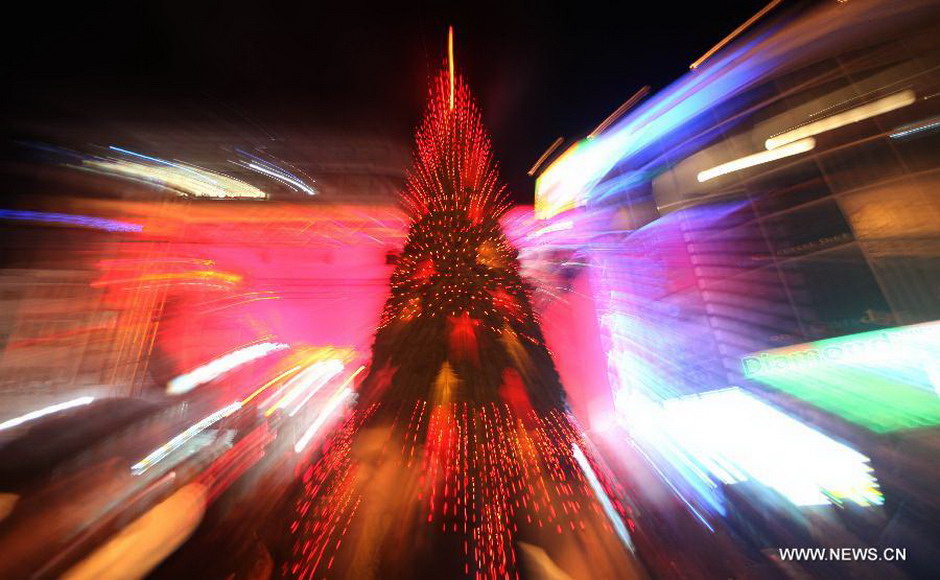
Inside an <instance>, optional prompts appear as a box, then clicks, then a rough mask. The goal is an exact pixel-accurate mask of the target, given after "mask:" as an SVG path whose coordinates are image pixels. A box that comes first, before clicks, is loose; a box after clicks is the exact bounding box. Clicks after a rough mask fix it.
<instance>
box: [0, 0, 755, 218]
mask: <svg viewBox="0 0 940 580" xmlns="http://www.w3.org/2000/svg"><path fill="white" fill-rule="evenodd" d="M764 3H765V2H763V1H761V0H722V2H717V3H716V2H701V3H688V4H687V3H675V2H662V1H654V2H648V3H646V4H639V3H632V2H629V1H621V2H614V3H607V4H605V3H595V2H587V1H576V2H566V3H557V4H556V3H548V2H511V1H504V2H427V1H410V2H386V3H376V5H375V7H369V6H367V5H365V4H363V3H359V2H355V1H352V2H332V3H329V4H326V3H318V2H294V3H273V2H252V3H247V2H231V1H226V2H221V1H217V0H216V1H211V2H184V1H172V2H141V3H132V2H125V3H110V2H106V3H100V4H95V3H82V4H79V3H73V4H71V5H70V4H65V5H57V6H55V7H53V6H52V5H50V4H48V3H41V2H31V3H30V2H27V3H21V4H20V6H23V7H24V8H25V10H26V12H27V13H26V14H25V15H24V16H18V17H17V18H8V19H6V22H5V25H4V27H5V30H4V33H3V39H2V42H3V45H4V47H3V48H4V53H5V55H7V56H6V57H5V59H4V60H5V63H4V65H3V66H4V68H5V69H6V71H5V74H4V76H5V77H6V78H7V79H8V81H10V82H8V83H7V84H8V89H7V93H6V103H7V104H6V106H5V107H4V119H5V121H8V122H9V121H11V120H14V119H15V118H17V117H20V116H23V115H30V116H33V117H36V118H39V119H43V120H44V122H45V123H47V124H48V125H50V126H51V127H54V125H55V123H56V122H57V120H58V119H62V118H63V117H64V116H70V118H73V117H75V116H76V115H79V116H80V115H81V113H80V111H81V107H82V105H81V103H84V102H87V101H89V100H94V101H96V102H97V108H96V111H97V112H96V113H95V114H94V115H88V116H87V118H86V119H85V122H87V123H103V122H107V118H106V117H107V115H104V117H105V118H102V114H101V112H100V111H101V110H102V108H103V109H105V110H107V109H108V108H113V109H114V110H121V111H125V112H126V111H127V110H132V111H133V110H134V109H135V107H137V108H139V109H140V111H141V112H140V116H141V117H143V118H145V119H146V117H147V114H148V113H147V111H148V109H150V108H153V107H160V108H162V109H172V108H173V107H174V106H175V103H176V102H178V101H179V100H181V99H185V100H188V101H191V100H192V99H193V98H194V97H196V98H198V99H199V102H200V103H203V104H202V105H201V106H203V107H205V108H206V115H207V117H210V116H211V117H212V118H218V117H219V116H220V115H221V116H223V117H226V116H227V121H228V122H229V123H235V124H238V123H244V124H248V125H253V126H264V125H266V124H274V125H278V126H289V125H291V124H298V125H303V126H306V127H318V128H323V130H329V131H332V132H333V133H334V134H336V133H338V134H342V133H343V132H344V131H348V132H358V133H361V132H368V133H374V134H378V135H381V136H382V137H383V138H389V139H393V140H395V141H402V140H404V141H408V140H410V136H411V133H412V131H413V129H414V127H415V126H416V124H417V123H418V121H419V119H420V115H421V112H422V109H423V107H424V99H425V94H426V87H427V78H428V74H429V72H430V71H431V70H433V69H434V68H436V67H437V66H438V65H439V64H440V63H441V62H443V57H444V46H445V40H446V27H447V25H448V24H453V25H454V26H455V28H456V34H457V40H456V47H457V63H458V68H459V69H461V70H462V71H463V72H464V74H465V75H466V76H467V77H468V80H469V82H470V85H471V87H472V88H473V90H474V91H475V93H476V95H477V97H478V99H479V100H480V104H481V106H482V108H483V113H484V116H485V121H486V123H487V126H488V127H489V129H490V131H491V133H492V136H493V141H494V145H495V149H496V154H497V158H498V159H499V161H500V163H501V165H502V168H503V175H504V178H505V179H506V180H507V181H508V182H509V183H510V186H511V189H512V191H513V194H514V197H515V198H516V199H518V200H520V201H526V200H531V195H532V188H533V183H532V180H531V178H528V177H527V176H526V175H525V173H526V171H527V170H528V168H529V167H530V166H531V165H532V164H533V162H534V161H535V160H536V159H537V158H538V157H539V155H541V153H542V152H543V151H544V150H545V149H546V147H547V146H548V145H550V144H551V143H552V141H554V139H555V138H556V137H559V136H564V137H566V139H570V138H572V137H579V136H583V135H584V134H585V133H586V132H587V131H589V130H591V129H592V128H593V127H594V126H596V125H597V124H598V123H600V122H601V121H602V120H603V119H604V118H605V117H606V116H607V115H608V114H610V113H611V112H612V111H613V110H614V109H616V108H617V107H618V106H619V105H620V104H621V103H622V102H623V101H624V100H626V99H627V98H628V97H629V96H630V95H631V94H632V93H633V92H634V91H636V90H637V89H639V88H640V87H641V86H643V85H647V84H648V85H651V86H652V87H653V88H654V90H655V89H659V88H662V87H663V86H665V85H667V84H668V83H669V82H671V81H672V80H674V79H676V78H677V77H679V76H680V75H682V74H684V73H685V72H686V71H687V70H688V65H689V63H691V62H692V61H693V60H695V59H696V58H698V57H699V56H700V55H701V54H702V53H704V52H705V51H706V50H708V49H709V48H710V47H711V46H713V45H714V44H715V43H717V42H718V41H719V40H721V38H723V37H724V36H725V35H726V34H728V33H729V32H730V31H731V30H733V29H734V28H735V27H736V26H737V25H739V24H740V23H741V22H743V21H744V20H746V19H747V18H748V17H750V16H751V15H752V14H754V13H755V12H757V11H758V10H759V9H760V8H761V7H762V6H763V4H764ZM716 5H718V6H717V7H716ZM102 103H104V104H102ZM210 109H211V111H210ZM76 111H78V112H76ZM115 122H117V121H115ZM193 161H198V160H193Z"/></svg>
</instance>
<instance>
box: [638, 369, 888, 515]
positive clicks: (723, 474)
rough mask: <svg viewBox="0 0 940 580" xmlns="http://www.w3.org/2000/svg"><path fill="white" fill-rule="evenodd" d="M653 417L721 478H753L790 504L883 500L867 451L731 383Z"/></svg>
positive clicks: (672, 403)
mask: <svg viewBox="0 0 940 580" xmlns="http://www.w3.org/2000/svg"><path fill="white" fill-rule="evenodd" d="M654 421H655V423H656V426H655V428H656V429H657V430H659V431H660V432H662V433H663V434H667V435H668V436H670V437H671V438H672V439H673V440H674V441H675V442H676V443H677V444H678V445H679V447H680V448H681V449H683V450H684V451H685V453H687V454H688V456H689V457H690V458H694V460H695V461H696V463H697V464H698V466H699V468H700V469H702V470H703V471H705V472H708V473H710V474H711V475H712V476H713V477H715V478H716V479H718V480H720V481H723V482H725V483H728V484H732V483H737V482H741V481H747V480H757V481H760V482H761V483H763V484H764V485H766V486H767V487H770V488H773V489H775V490H777V491H778V492H779V493H780V494H782V495H783V496H784V497H786V498H787V499H789V500H790V501H791V502H793V503H794V504H795V505H798V506H807V505H825V504H828V503H830V502H831V501H833V500H832V499H831V498H836V501H842V500H849V501H854V502H856V503H858V504H859V505H863V506H864V505H873V504H874V505H878V504H881V503H883V501H884V499H883V497H882V495H881V492H879V491H878V484H877V482H876V481H875V477H874V475H873V472H872V468H871V466H870V465H869V459H868V457H866V456H864V455H862V454H861V453H859V452H858V451H856V450H854V449H852V448H851V447H849V446H847V445H844V444H842V443H839V442H838V441H835V440H834V439H831V438H829V437H827V436H826V435H824V434H822V433H820V432H818V431H816V430H815V429H813V428H811V427H809V426H807V425H805V424H803V423H801V422H800V421H797V420H796V419H793V418H792V417H789V416H788V415H786V414H785V413H783V412H781V411H778V410H777V409H775V408H773V407H771V406H770V405H768V404H766V403H764V402H762V401H760V400H759V399H757V398H755V397H754V396H752V395H750V394H749V393H747V392H745V391H742V390H741V389H739V388H736V387H733V388H729V389H722V390H720V391H712V392H708V393H704V394H701V395H691V396H687V397H681V398H678V399H671V400H667V401H665V402H664V403H663V405H662V413H661V414H660V416H659V417H658V418H654ZM703 475H704V474H703Z"/></svg>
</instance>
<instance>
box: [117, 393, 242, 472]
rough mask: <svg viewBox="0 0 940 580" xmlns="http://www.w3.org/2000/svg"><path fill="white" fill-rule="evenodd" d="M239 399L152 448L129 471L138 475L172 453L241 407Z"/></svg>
mask: <svg viewBox="0 0 940 580" xmlns="http://www.w3.org/2000/svg"><path fill="white" fill-rule="evenodd" d="M241 406H242V404H241V401H236V402H234V403H232V404H231V405H229V406H227V407H225V408H223V409H220V410H218V411H216V412H215V413H212V414H211V415H209V416H208V417H206V418H204V419H202V420H201V421H199V422H198V423H196V424H194V425H191V426H190V427H188V428H187V429H186V430H185V431H183V432H182V433H180V434H179V435H177V436H176V437H174V438H172V439H170V440H169V441H167V442H166V443H164V444H163V445H161V446H160V447H157V448H156V449H154V450H153V451H152V452H151V453H150V455H148V456H147V457H144V458H143V459H141V460H140V461H138V462H137V463H135V464H134V465H132V466H131V473H133V474H134V475H140V474H142V473H144V472H145V471H147V470H148V469H150V468H151V467H153V466H154V464H156V463H158V462H160V461H161V460H163V459H164V458H166V456H168V455H169V454H171V453H173V452H174V451H176V450H177V449H179V448H180V447H182V446H183V445H184V444H185V443H186V442H187V441H189V440H190V439H192V438H193V437H195V436H196V435H198V434H200V433H202V432H203V431H205V430H206V429H208V428H209V427H210V426H212V425H213V424H214V423H216V422H218V421H220V420H222V419H224V418H225V417H228V416H229V415H231V414H232V413H234V412H235V411H237V410H239V409H240V408H241Z"/></svg>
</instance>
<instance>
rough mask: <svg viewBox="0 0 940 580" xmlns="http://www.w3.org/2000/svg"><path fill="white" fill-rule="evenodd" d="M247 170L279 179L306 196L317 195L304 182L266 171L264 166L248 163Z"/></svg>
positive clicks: (269, 170)
mask: <svg viewBox="0 0 940 580" xmlns="http://www.w3.org/2000/svg"><path fill="white" fill-rule="evenodd" d="M248 168H249V169H253V170H254V171H257V172H259V173H264V174H265V175H269V176H271V177H274V178H275V179H280V180H282V181H285V182H287V183H289V184H291V185H293V186H295V187H298V188H300V189H301V190H303V192H304V193H306V194H308V195H316V194H317V190H315V189H313V188H312V187H310V186H309V185H307V184H306V183H304V182H302V181H300V180H298V179H294V178H293V177H290V176H288V175H285V174H283V173H280V172H278V171H273V170H271V169H268V168H267V167H264V166H262V165H258V164H257V163H254V162H251V163H248Z"/></svg>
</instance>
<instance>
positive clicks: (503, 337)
mask: <svg viewBox="0 0 940 580" xmlns="http://www.w3.org/2000/svg"><path fill="white" fill-rule="evenodd" d="M451 42H452V37H451ZM451 47H452V44H451ZM448 65H449V66H448V68H447V69H445V70H443V71H442V72H441V74H440V75H438V76H437V77H436V78H434V79H433V81H432V83H431V88H430V95H429V98H430V100H429V106H428V109H427V113H426V116H425V118H424V120H423V122H422V124H421V126H420V128H419V129H418V132H417V136H416V137H417V151H416V155H415V161H414V165H413V167H412V169H411V172H410V174H409V177H408V181H407V184H406V187H405V191H404V193H403V201H404V205H405V208H406V210H407V211H408V213H409V215H410V216H411V218H412V224H411V227H410V229H409V232H408V237H407V241H406V243H405V247H404V250H403V252H402V254H401V256H400V257H399V259H398V261H397V263H396V267H395V271H394V273H393V275H392V279H391V295H390V297H389V299H388V301H387V302H386V305H385V309H384V312H383V315H382V320H381V324H380V327H379V329H378V331H377V333H376V338H375V343H374V345H373V353H372V354H373V358H372V363H371V369H370V371H369V374H368V375H367V376H366V378H365V379H364V380H363V382H362V384H361V386H360V390H359V401H358V410H357V411H356V413H355V414H354V416H353V417H351V418H350V419H348V420H347V422H346V423H345V425H344V427H343V428H342V429H341V430H340V431H339V432H338V433H337V434H336V435H334V437H333V438H332V439H331V440H330V441H329V442H328V443H327V446H326V448H325V449H326V451H325V452H324V454H323V456H322V458H321V459H320V460H319V461H318V462H317V463H316V464H315V465H313V466H311V468H310V469H309V470H307V472H306V473H305V475H304V482H305V490H306V493H305V495H304V497H303V498H302V499H301V500H300V501H299V502H298V518H297V520H296V521H295V522H293V529H294V530H295V532H296V534H297V539H296V542H295V546H294V548H295V552H294V558H293V561H292V563H291V564H290V565H289V566H287V567H285V570H284V571H285V573H287V574H290V575H295V576H297V577H300V578H318V577H324V576H335V577H355V578H454V577H476V578H516V577H520V576H524V575H525V572H526V569H527V568H526V565H525V564H524V562H523V561H522V560H523V556H525V557H526V559H529V560H532V562H535V563H532V562H530V564H529V568H530V569H531V567H532V566H535V567H538V563H537V562H538V561H539V558H540V555H544V554H546V553H547V552H548V551H552V552H564V553H565V558H567V563H568V569H580V570H582V571H583V570H585V569H586V567H589V568H590V569H591V570H592V571H593V572H595V573H599V574H600V576H604V575H605V574H607V577H611V576H610V574H617V573H618V572H617V571H618V570H619V571H623V570H625V568H624V566H626V567H627V568H629V567H630V563H629V561H627V563H626V564H624V561H625V560H624V558H625V557H626V556H625V554H626V552H625V550H624V545H623V541H624V539H625V537H626V535H625V532H622V533H620V534H619V536H618V534H617V533H615V528H618V527H619V528H622V525H623V524H622V522H621V521H620V517H621V515H622V514H623V508H622V506H621V505H620V504H619V503H618V502H617V501H616V500H613V501H611V500H610V499H609V496H610V495H612V494H611V493H610V490H609V489H602V487H603V486H602V484H601V483H600V479H603V478H600V479H599V478H598V475H597V474H596V471H595V469H596V466H595V464H594V463H593V462H592V461H590V460H589V459H588V457H589V455H590V452H589V451H588V445H587V443H586V442H585V441H584V439H583V437H582V435H581V433H580V431H579V429H577V428H576V424H575V422H574V420H573V419H572V417H571V416H570V415H569V413H568V411H567V407H566V405H565V397H564V391H563V389H562V386H561V383H560V381H559V378H558V374H557V372H556V370H555V367H554V365H553V363H552V361H551V357H550V355H549V352H548V350H547V348H546V347H545V344H544V341H543V338H542V334H541V332H540V330H539V325H538V321H537V319H536V317H535V315H534V313H533V311H532V308H531V306H530V298H529V291H528V289H527V287H526V285H525V284H524V283H523V281H522V279H521V277H520V275H519V263H518V259H517V252H516V250H515V249H514V248H513V247H512V246H511V245H510V244H509V242H508V241H507V240H506V238H505V236H504V235H503V233H502V230H501V228H500V224H499V218H500V216H501V215H503V213H504V212H505V211H506V209H507V207H508V203H507V197H506V194H505V190H504V188H503V186H502V185H501V184H500V181H499V178H498V175H497V168H496V164H495V162H494V161H493V154H492V151H491V146H490V141H489V137H488V136H487V134H486V131H485V130H484V128H483V125H482V121H481V117H480V113H479V110H478V109H477V107H476V105H475V103H474V102H473V99H472V98H471V96H470V93H469V90H468V89H467V86H466V84H465V83H464V81H463V80H462V78H461V77H460V76H458V75H457V74H455V71H454V68H453V57H452V50H451V58H449V60H448ZM598 486H601V487H598ZM605 508H606V509H607V513H605V512H604V509H605ZM617 511H619V512H620V513H616V512H617ZM553 557H555V556H554V555H553ZM578 559H581V560H582V561H581V562H580V563H575V561H576V560H578ZM586 559H589V560H592V561H590V562H589V563H588V562H587V560H586ZM627 560H629V558H627ZM337 570H338V571H337ZM576 576H577V575H576ZM600 576H598V577H600Z"/></svg>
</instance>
